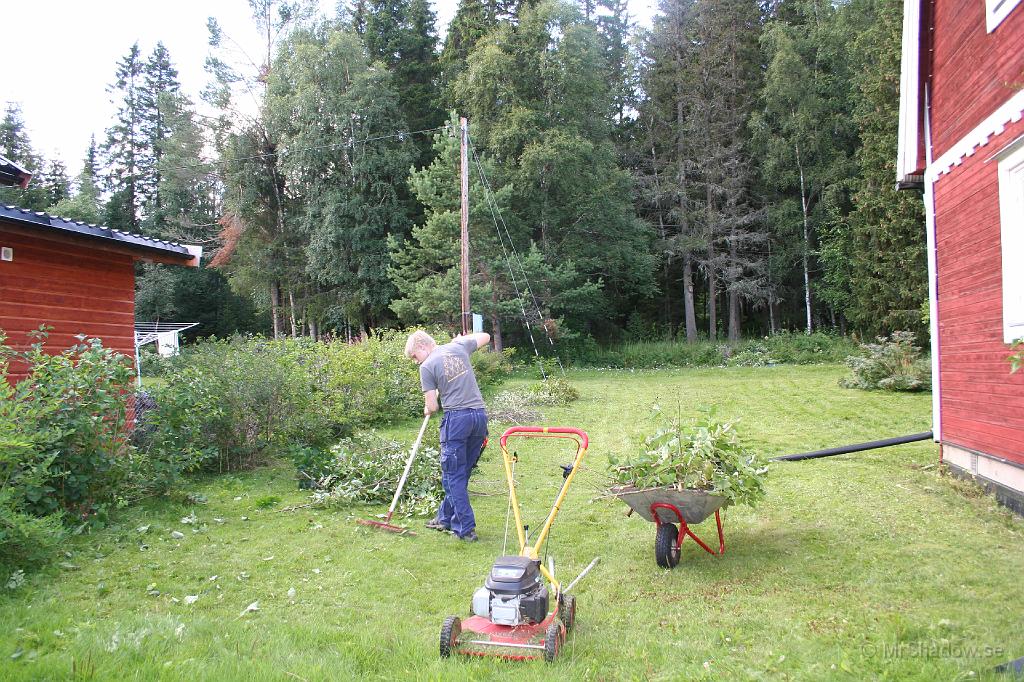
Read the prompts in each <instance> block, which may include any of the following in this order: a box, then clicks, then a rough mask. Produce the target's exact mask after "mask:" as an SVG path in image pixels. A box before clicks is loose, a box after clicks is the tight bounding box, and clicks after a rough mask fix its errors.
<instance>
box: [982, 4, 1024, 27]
mask: <svg viewBox="0 0 1024 682" xmlns="http://www.w3.org/2000/svg"><path fill="white" fill-rule="evenodd" d="M1018 4H1020V0H985V25H986V26H987V27H988V32H989V33H991V32H992V31H994V30H996V26H998V25H999V24H1000V23H1001V22H1002V21H1003V19H1005V18H1006V15H1008V14H1009V13H1010V12H1012V11H1013V8H1014V7H1016V6H1017V5H1018Z"/></svg>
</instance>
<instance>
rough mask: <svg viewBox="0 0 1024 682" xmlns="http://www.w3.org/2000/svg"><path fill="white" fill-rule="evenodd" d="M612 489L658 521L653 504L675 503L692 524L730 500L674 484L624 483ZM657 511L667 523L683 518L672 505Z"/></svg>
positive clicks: (633, 507) (634, 507) (651, 519)
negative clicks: (635, 485) (633, 484)
mask: <svg viewBox="0 0 1024 682" xmlns="http://www.w3.org/2000/svg"><path fill="white" fill-rule="evenodd" d="M611 493H612V494H613V495H615V496H616V497H618V498H619V499H620V500H622V501H623V502H625V503H626V504H628V505H629V506H630V508H631V509H632V510H633V511H634V512H636V513H637V514H639V515H640V516H642V517H643V518H645V519H647V520H648V521H654V516H653V515H652V514H651V505H652V504H656V503H658V502H661V503H665V504H671V505H672V506H674V507H675V508H676V509H678V510H679V513H680V514H682V516H683V520H684V521H686V523H688V524H696V523H700V522H701V521H703V520H704V519H706V518H708V517H709V516H712V515H713V514H714V513H715V512H716V511H718V510H719V509H721V508H722V507H724V506H726V504H727V503H728V500H727V499H726V498H724V497H722V496H720V495H712V494H710V493H708V492H705V491H703V490H680V489H679V488H676V487H674V486H665V487H660V488H636V487H634V486H631V485H620V486H615V487H613V488H612V489H611ZM657 514H658V517H659V520H661V521H662V522H663V523H678V521H679V519H678V518H676V515H675V514H674V513H672V511H671V510H669V509H658V510H657Z"/></svg>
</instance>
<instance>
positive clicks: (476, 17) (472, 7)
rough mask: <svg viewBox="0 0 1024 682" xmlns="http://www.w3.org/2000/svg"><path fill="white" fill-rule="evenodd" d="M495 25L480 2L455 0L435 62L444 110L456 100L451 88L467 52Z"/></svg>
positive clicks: (481, 0)
mask: <svg viewBox="0 0 1024 682" xmlns="http://www.w3.org/2000/svg"><path fill="white" fill-rule="evenodd" d="M496 26H497V19H496V18H495V16H494V13H493V11H492V10H491V9H490V7H489V6H488V5H486V4H485V3H484V2H483V0H459V7H458V9H457V10H456V11H455V16H454V17H453V18H452V21H451V23H450V24H449V25H448V35H447V36H446V37H445V41H444V49H443V50H442V51H441V56H440V58H439V59H438V68H439V69H440V83H441V84H440V88H441V100H442V102H443V103H444V106H445V107H446V108H452V107H453V106H455V103H456V101H457V100H456V97H455V93H454V90H453V88H454V85H455V82H456V81H457V80H458V78H459V75H460V74H462V72H463V71H465V70H466V59H467V58H468V57H469V54H470V52H472V51H473V49H474V48H475V47H476V44H477V42H478V41H479V40H480V39H481V38H483V37H484V36H485V35H487V34H488V33H489V32H490V31H492V30H493V29H494V28H495V27H496Z"/></svg>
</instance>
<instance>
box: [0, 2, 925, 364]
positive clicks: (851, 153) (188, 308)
mask: <svg viewBox="0 0 1024 682" xmlns="http://www.w3.org/2000/svg"><path fill="white" fill-rule="evenodd" d="M249 4H250V7H251V9H252V15H253V21H254V22H255V25H256V26H257V28H259V30H260V32H261V35H263V36H264V38H265V40H264V43H263V48H262V49H263V54H262V56H261V58H260V59H259V60H256V61H258V62H259V63H256V64H252V63H236V62H235V61H234V60H233V59H232V58H231V54H232V52H231V50H230V49H229V45H230V42H231V37H230V36H228V35H226V34H225V33H224V32H223V31H222V30H221V29H220V27H219V26H218V24H217V21H216V19H215V18H211V20H210V22H209V25H208V31H209V40H210V57H209V59H208V60H207V69H208V71H209V73H210V83H209V85H208V87H207V88H206V89H205V90H204V91H203V92H202V94H201V98H202V101H203V104H204V107H203V111H204V112H205V111H208V110H211V109H212V111H214V112H215V115H212V116H210V115H207V114H205V113H202V114H201V113H200V108H199V107H198V106H197V102H196V101H195V100H193V99H192V98H191V97H190V96H189V95H188V94H186V93H184V92H182V89H181V86H180V83H179V82H178V80H177V72H176V70H175V67H174V61H173V59H172V56H171V55H170V54H169V53H168V51H167V49H166V48H165V47H164V46H163V44H162V43H158V44H157V45H156V47H155V49H153V51H152V52H151V53H149V54H148V55H147V54H144V53H143V52H142V51H141V50H140V48H139V46H138V44H135V45H132V46H130V47H129V49H128V51H127V53H126V54H125V56H124V57H123V58H122V59H121V60H120V61H119V62H118V64H117V65H116V69H115V70H114V72H113V73H112V78H111V82H110V86H109V88H108V93H109V95H108V94H105V93H97V94H96V96H97V97H103V96H111V97H113V98H114V99H115V101H116V102H117V104H118V113H117V116H116V119H115V120H113V121H112V122H111V124H110V127H109V128H108V130H107V132H106V136H105V138H104V139H101V140H99V141H97V140H95V139H93V140H90V141H83V148H85V149H86V152H85V157H84V161H83V164H82V167H81V169H80V170H78V172H77V173H76V174H74V177H70V172H69V170H68V169H66V168H65V167H64V165H63V164H62V163H61V162H60V161H59V160H53V159H51V160H47V159H45V158H43V157H42V156H41V155H40V154H39V153H37V152H36V151H35V150H34V149H33V145H32V143H31V140H30V139H29V137H28V135H27V133H26V130H25V127H26V126H25V122H24V121H23V119H22V115H21V111H20V108H19V106H18V104H17V103H15V102H11V103H8V105H7V108H6V111H5V114H4V118H3V122H2V123H0V153H2V154H3V155H4V156H7V157H8V158H10V159H12V160H14V161H16V162H18V163H20V164H21V165H24V166H25V167H27V168H28V169H29V170H30V171H32V172H33V173H34V174H35V178H34V179H33V182H32V184H31V185H30V187H29V188H28V189H26V190H21V189H17V188H3V189H0V203H4V204H15V205H18V206H21V207H23V208H27V209H31V210H42V211H46V212H48V213H52V214H55V215H60V216H62V217H66V218H69V219H73V220H81V221H85V222H89V223H102V224H105V225H107V226H109V227H112V228H115V229H120V230H125V231H129V232H137V233H142V234H146V235H149V236H152V237H157V238H160V239H167V240H173V241H180V242H186V243H198V244H202V245H203V246H204V248H205V252H206V254H207V256H206V257H205V258H204V260H206V267H204V268H201V269H199V270H192V269H181V268H166V267H164V266H160V265H142V266H140V270H139V272H138V277H137V288H138V290H137V299H136V315H137V317H138V318H139V319H140V320H187V321H198V322H200V323H201V324H200V326H199V327H197V328H196V329H195V332H196V333H197V334H198V335H203V336H207V335H217V336H226V335H229V334H231V333H234V332H237V331H243V332H265V333H267V334H272V335H274V336H312V337H314V338H323V337H325V336H333V337H338V336H340V337H343V338H356V337H360V336H363V335H365V334H366V333H368V332H369V330H371V329H374V328H382V327H397V326H407V325H420V324H430V325H441V326H447V327H451V328H455V327H457V321H458V317H459V309H460V306H459V286H458V277H459V271H458V270H459V269H458V262H459V179H458V168H459V140H458V129H457V117H458V116H466V117H467V118H468V120H469V125H470V137H471V145H470V146H471V149H470V157H469V158H470V165H471V171H472V172H471V179H470V235H471V288H472V300H473V308H474V311H475V312H479V313H481V314H483V315H484V317H485V318H486V319H487V320H488V323H487V328H488V330H490V331H491V332H492V333H493V334H494V336H495V339H496V344H497V345H498V346H499V348H500V347H501V346H503V345H526V344H528V338H529V337H531V336H533V337H536V338H537V339H539V340H543V338H544V337H548V338H550V339H552V340H555V339H557V340H558V342H559V343H560V345H561V347H562V348H563V349H566V352H567V353H568V354H570V355H571V353H572V349H573V348H579V347H580V346H581V344H590V345H593V344H594V343H601V344H607V343H614V342H617V341H625V340H630V341H643V340H664V339H683V340H686V341H689V342H695V341H698V340H702V339H716V338H728V339H730V340H737V339H740V338H741V337H743V336H755V335H765V334H771V333H776V332H779V331H783V330H800V331H806V332H808V333H810V332H812V331H818V330H834V331H837V332H839V333H848V332H856V333H859V334H862V335H874V334H879V333H888V332H891V331H893V330H897V329H902V330H910V331H914V332H917V333H918V334H919V336H924V335H926V333H927V319H926V313H927V306H926V301H927V277H926V272H927V268H926V258H925V240H924V229H923V211H922V204H921V201H920V197H919V195H918V194H917V193H916V192H900V191H897V190H896V188H895V175H894V169H893V163H894V161H893V160H894V158H895V149H896V126H897V112H898V106H899V92H898V86H899V62H900V35H901V26H902V3H901V2H898V0H849V1H847V2H823V1H820V0H783V1H781V2H754V1H749V0H707V1H693V0H663V1H662V2H661V4H660V7H659V13H658V15H656V16H655V18H654V20H653V25H652V27H651V28H650V29H640V28H638V27H636V25H635V24H634V23H632V22H631V20H630V18H629V16H628V14H627V10H626V4H625V2H624V0H579V1H573V0H539V1H533V2H531V1H529V0H522V1H516V0H462V1H461V2H460V4H459V8H458V10H457V13H456V15H455V18H454V19H453V21H452V23H451V25H450V26H449V28H448V31H447V34H446V36H445V39H444V40H443V42H442V41H440V40H439V39H438V37H437V35H438V34H437V27H436V25H435V23H436V22H435V17H434V14H433V12H432V11H431V9H430V5H429V3H428V2H427V0H353V1H352V2H351V3H349V4H345V3H343V4H341V5H340V6H339V9H338V11H337V13H336V15H335V16H332V17H325V16H323V15H321V14H320V13H319V12H318V11H317V10H316V8H315V6H313V5H308V4H305V3H302V2H282V1H281V0H250V2H249ZM253 103H255V105H253ZM540 345H541V346H542V347H544V346H547V345H548V344H546V343H543V342H542V343H541V344H540Z"/></svg>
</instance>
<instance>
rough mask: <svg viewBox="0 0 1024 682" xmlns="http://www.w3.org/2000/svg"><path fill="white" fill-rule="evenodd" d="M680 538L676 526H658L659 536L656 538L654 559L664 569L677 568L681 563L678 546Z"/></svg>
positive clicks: (665, 524) (667, 524)
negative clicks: (677, 540) (677, 541)
mask: <svg viewBox="0 0 1024 682" xmlns="http://www.w3.org/2000/svg"><path fill="white" fill-rule="evenodd" d="M678 537H679V531H678V530H677V529H676V524H674V523H662V524H659V525H658V534H657V536H655V538H654V559H655V560H656V561H657V562H658V565H659V566H661V567H662V568H675V567H676V564H678V563H679V545H677V544H676V539H677V538H678Z"/></svg>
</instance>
